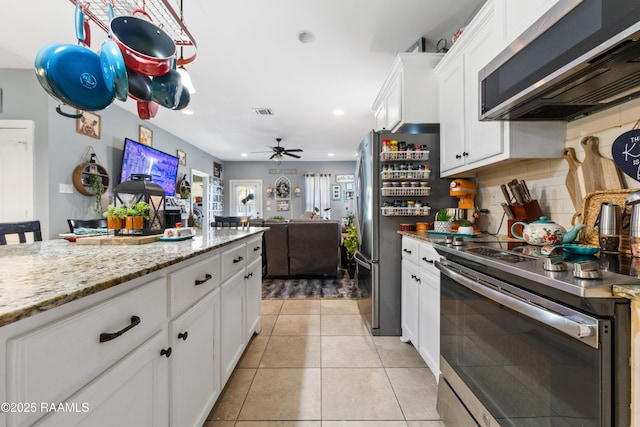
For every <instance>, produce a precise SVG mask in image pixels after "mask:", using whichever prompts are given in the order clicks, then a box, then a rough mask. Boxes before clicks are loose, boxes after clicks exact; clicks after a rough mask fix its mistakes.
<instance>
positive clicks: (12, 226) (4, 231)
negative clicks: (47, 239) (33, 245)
mask: <svg viewBox="0 0 640 427" xmlns="http://www.w3.org/2000/svg"><path fill="white" fill-rule="evenodd" d="M27 233H33V241H34V242H41V241H42V231H41V230H40V221H21V222H3V223H0V245H6V244H7V237H6V236H7V235H10V234H17V235H18V240H19V241H20V243H27V236H26V234H27Z"/></svg>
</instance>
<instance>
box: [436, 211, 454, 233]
mask: <svg viewBox="0 0 640 427" xmlns="http://www.w3.org/2000/svg"><path fill="white" fill-rule="evenodd" d="M454 217H455V215H454V214H453V212H450V211H449V209H440V210H439V211H438V212H437V213H436V220H435V221H434V223H433V231H435V232H438V233H450V232H451V223H452V222H453V220H454Z"/></svg>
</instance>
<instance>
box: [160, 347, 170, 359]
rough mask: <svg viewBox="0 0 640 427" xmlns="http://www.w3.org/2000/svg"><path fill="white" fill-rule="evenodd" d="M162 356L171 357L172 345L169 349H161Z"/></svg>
mask: <svg viewBox="0 0 640 427" xmlns="http://www.w3.org/2000/svg"><path fill="white" fill-rule="evenodd" d="M160 356H165V357H166V358H167V359H168V358H170V357H171V347H169V348H168V349H166V350H165V349H164V348H163V349H162V350H160Z"/></svg>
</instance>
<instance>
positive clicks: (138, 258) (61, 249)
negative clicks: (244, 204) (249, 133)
mask: <svg viewBox="0 0 640 427" xmlns="http://www.w3.org/2000/svg"><path fill="white" fill-rule="evenodd" d="M264 230H268V228H261V227H251V228H249V229H248V230H235V229H218V230H216V229H211V230H210V231H207V232H205V233H204V235H196V236H195V237H194V238H192V239H189V240H184V241H175V242H163V241H158V242H154V243H148V244H142V245H95V246H94V245H78V244H77V243H71V242H68V241H66V240H63V239H60V240H49V241H44V242H36V243H29V244H24V243H23V244H16V245H4V246H0V326H4V325H7V324H9V323H12V322H15V321H18V320H20V319H23V318H26V317H30V316H33V315H35V314H37V313H39V312H42V311H46V310H50V309H52V308H55V307H57V306H60V305H62V304H65V303H67V302H70V301H73V300H76V299H78V298H82V297H84V296H87V295H91V294H94V293H96V292H99V291H102V290H104V289H108V288H111V287H113V286H116V285H119V284H121V283H124V282H126V281H129V280H132V279H135V278H137V277H141V276H144V275H145V274H149V273H151V272H153V271H156V270H160V269H162V268H165V267H168V266H170V265H173V264H177V263H179V262H181V261H184V260H187V259H189V258H193V257H195V256H198V255H200V254H204V253H206V252H209V251H213V250H214V249H217V248H220V247H222V246H225V245H228V244H230V243H233V242H235V241H237V240H240V239H243V238H246V237H248V236H251V235H255V234H258V233H261V232H262V231H264Z"/></svg>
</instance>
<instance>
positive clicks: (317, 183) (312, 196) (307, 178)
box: [304, 173, 331, 218]
mask: <svg viewBox="0 0 640 427" xmlns="http://www.w3.org/2000/svg"><path fill="white" fill-rule="evenodd" d="M330 187H331V174H324V173H319V174H318V173H317V174H305V175H304V188H305V192H304V210H305V211H306V212H315V211H314V208H318V209H319V212H317V213H318V215H320V216H321V217H325V218H331V211H330V210H328V209H330V208H331V189H330ZM325 209H327V210H326V211H325Z"/></svg>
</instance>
